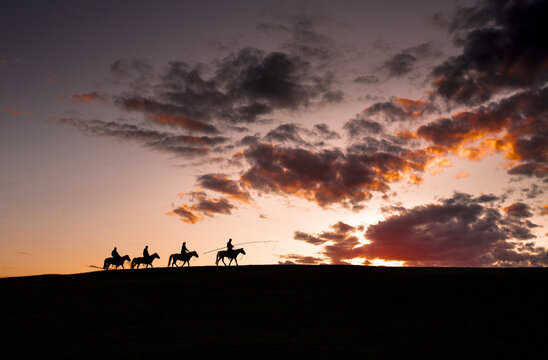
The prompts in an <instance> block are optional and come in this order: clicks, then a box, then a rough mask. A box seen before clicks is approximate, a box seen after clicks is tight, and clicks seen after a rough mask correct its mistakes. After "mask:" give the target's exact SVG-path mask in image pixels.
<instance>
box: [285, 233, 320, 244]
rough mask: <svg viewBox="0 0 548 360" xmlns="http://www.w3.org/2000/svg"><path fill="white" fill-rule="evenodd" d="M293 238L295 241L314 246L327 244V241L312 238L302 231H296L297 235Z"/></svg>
mask: <svg viewBox="0 0 548 360" xmlns="http://www.w3.org/2000/svg"><path fill="white" fill-rule="evenodd" d="M293 238H294V239H295V240H302V241H306V242H307V243H309V244H312V245H320V244H323V243H325V241H326V240H324V239H321V238H319V237H317V236H312V235H310V234H306V233H303V232H302V231H295V234H294V235H293Z"/></svg>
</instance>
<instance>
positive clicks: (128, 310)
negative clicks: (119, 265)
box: [0, 266, 548, 359]
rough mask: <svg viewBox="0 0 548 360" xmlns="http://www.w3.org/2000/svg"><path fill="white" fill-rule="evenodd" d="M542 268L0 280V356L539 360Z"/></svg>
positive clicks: (547, 273) (254, 269) (204, 271)
mask: <svg viewBox="0 0 548 360" xmlns="http://www.w3.org/2000/svg"><path fill="white" fill-rule="evenodd" d="M547 280H548V269H442V268H375V267H352V266H245V267H244V266H241V267H239V268H236V267H231V268H226V267H199V268H184V269H181V268H179V269H165V268H163V269H151V270H125V271H109V272H95V273H86V274H76V275H44V276H34V277H24V278H8V279H0V294H1V299H0V304H1V306H0V309H1V310H0V311H1V319H0V324H1V327H2V330H3V331H2V333H3V334H4V335H2V336H1V340H0V346H1V349H2V354H3V355H8V357H9V356H14V357H16V358H28V357H30V356H32V355H38V356H40V357H41V358H43V357H71V358H76V357H80V358H81V357H84V358H88V357H96V358H99V359H102V358H119V359H126V358H145V357H146V358H165V357H167V356H176V357H181V358H183V359H188V358H205V357H207V356H220V357H222V358H240V359H274V358H275V359H283V358H307V359H308V358H310V359H337V358H340V359H425V358H426V359H492V358H499V357H505V358H508V357H513V358H522V359H523V358H539V359H540V358H545V354H546V353H547V352H548V350H547V349H546V345H545V343H546V340H547V339H546V335H547V331H546V330H545V329H546V327H547V326H548V325H547V320H548V316H547V315H548V310H547V304H546V303H547V297H546V294H547V292H546V291H545V287H546V285H547Z"/></svg>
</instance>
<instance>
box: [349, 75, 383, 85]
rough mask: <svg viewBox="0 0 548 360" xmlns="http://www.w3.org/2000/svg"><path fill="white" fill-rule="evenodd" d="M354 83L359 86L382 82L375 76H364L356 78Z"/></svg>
mask: <svg viewBox="0 0 548 360" xmlns="http://www.w3.org/2000/svg"><path fill="white" fill-rule="evenodd" d="M354 82H355V83H358V84H376V83H378V82H380V80H379V78H378V77H376V76H375V75H362V76H358V77H356V78H355V79H354Z"/></svg>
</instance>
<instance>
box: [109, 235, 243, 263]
mask: <svg viewBox="0 0 548 360" xmlns="http://www.w3.org/2000/svg"><path fill="white" fill-rule="evenodd" d="M239 254H243V255H245V251H244V249H234V245H232V239H228V242H227V243H226V250H221V251H218V252H217V257H216V259H215V265H219V261H222V262H223V264H224V265H225V266H227V264H226V263H225V260H224V259H225V257H226V258H229V259H230V262H229V263H228V266H230V264H232V261H234V262H236V265H238V260H237V259H236V258H237V257H238V255H239ZM111 255H112V257H109V258H106V259H105V262H104V264H103V269H104V270H108V269H109V268H110V267H111V266H114V268H115V269H118V266H121V267H122V269H123V268H124V263H125V262H126V261H131V268H132V269H134V268H137V269H138V268H139V266H141V265H145V266H146V267H147V268H148V267H149V266H150V267H153V266H152V262H153V261H154V259H159V258H160V256H159V255H158V253H154V254H152V255H150V254H149V253H148V245H147V246H145V248H144V249H143V256H142V257H136V258H133V260H131V259H130V258H129V256H128V255H124V256H120V254H118V250H117V248H116V247H114V250H112V252H111ZM193 256H194V257H197V258H198V257H199V256H198V253H197V252H196V251H189V250H188V249H187V247H186V242H183V245H182V247H181V252H180V253H175V254H171V255H170V256H169V261H168V263H167V266H168V267H169V266H175V267H178V265H177V261H182V262H183V265H182V266H185V263H186V264H188V266H190V259H192V257H193Z"/></svg>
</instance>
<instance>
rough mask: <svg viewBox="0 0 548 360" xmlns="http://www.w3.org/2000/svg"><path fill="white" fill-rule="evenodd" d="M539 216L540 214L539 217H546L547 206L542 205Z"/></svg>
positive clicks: (547, 213) (547, 212)
mask: <svg viewBox="0 0 548 360" xmlns="http://www.w3.org/2000/svg"><path fill="white" fill-rule="evenodd" d="M540 214H541V215H548V205H543V206H542V207H541V208H540Z"/></svg>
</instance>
